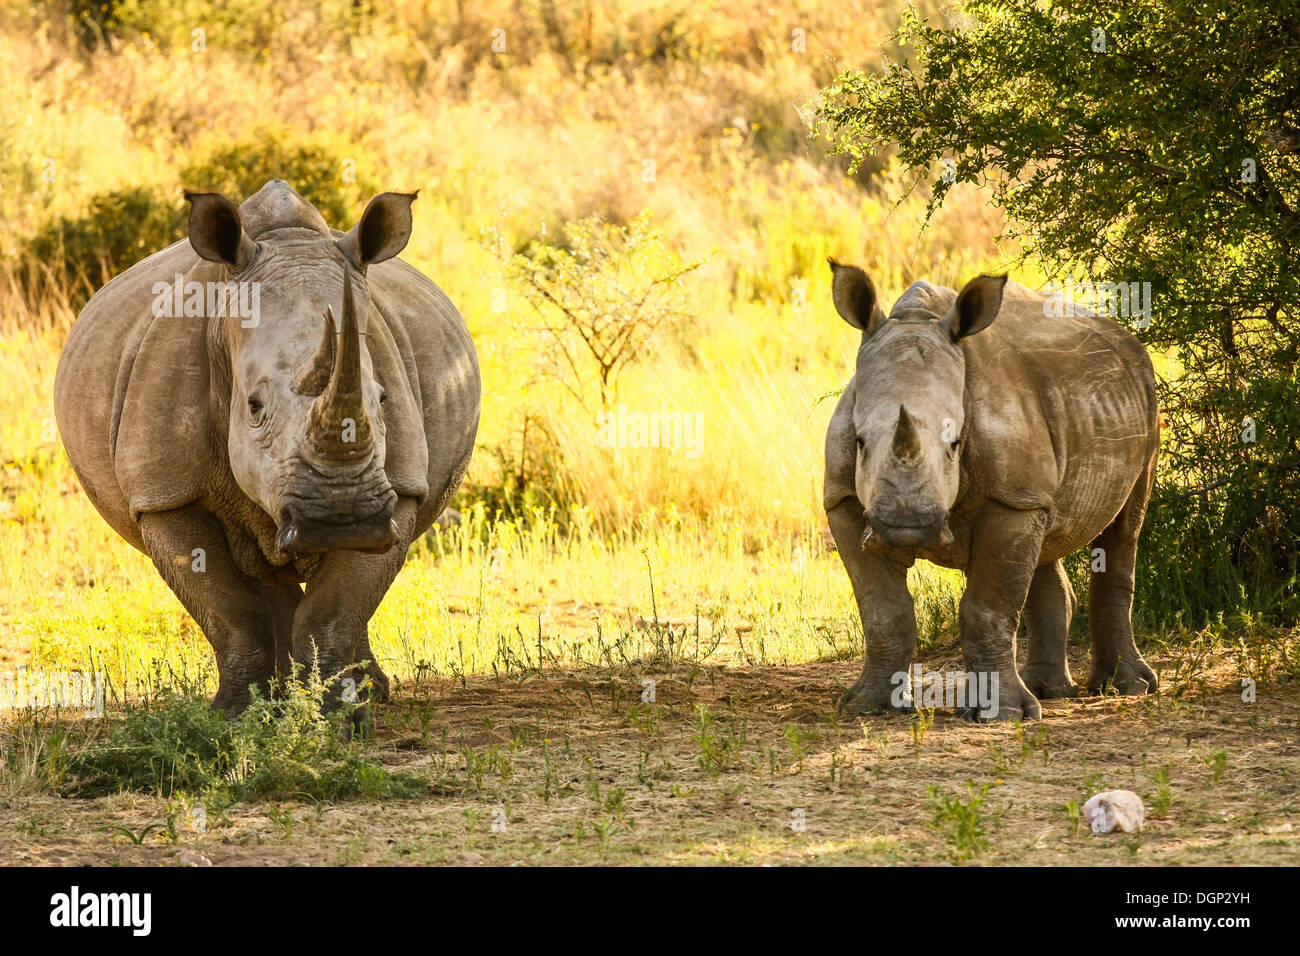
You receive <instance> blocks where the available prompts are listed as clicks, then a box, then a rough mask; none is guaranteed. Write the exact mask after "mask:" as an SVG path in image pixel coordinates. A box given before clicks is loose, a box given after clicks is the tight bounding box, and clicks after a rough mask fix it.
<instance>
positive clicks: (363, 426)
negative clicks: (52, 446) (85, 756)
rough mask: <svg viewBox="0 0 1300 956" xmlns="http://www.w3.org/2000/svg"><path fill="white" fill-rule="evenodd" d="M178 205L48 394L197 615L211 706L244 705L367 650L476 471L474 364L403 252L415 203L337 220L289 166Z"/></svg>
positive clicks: (85, 463)
mask: <svg viewBox="0 0 1300 956" xmlns="http://www.w3.org/2000/svg"><path fill="white" fill-rule="evenodd" d="M186 198H187V199H188V200H189V201H190V215H189V239H188V241H185V240H182V241H181V242H178V243H176V244H175V245H172V246H170V247H168V248H167V249H164V250H163V251H161V252H159V253H156V254H155V255H152V256H150V257H149V258H147V259H145V260H144V261H142V262H140V263H137V264H136V265H135V266H133V267H132V268H130V269H128V270H127V271H126V272H124V273H122V274H121V275H120V276H117V277H116V278H115V279H113V280H112V281H111V282H109V283H108V284H107V285H106V286H104V288H102V289H100V290H99V292H98V293H97V294H96V295H95V296H94V298H92V299H91V300H90V302H89V304H88V305H87V306H86V308H85V309H84V310H83V311H82V313H81V315H80V317H79V318H78V319H77V322H76V325H75V326H74V327H73V329H72V332H71V334H70V335H69V337H68V342H67V344H66V346H65V347H64V350H63V355H62V357H61V358H60V361H59V368H58V374H57V377H56V379H55V385H54V401H55V411H56V413H57V417H58V424H59V430H60V432H61V433H62V437H63V442H64V445H65V447H66V449H67V453H68V458H69V459H70V460H71V462H72V466H73V469H74V470H75V471H76V474H77V477H78V478H79V479H80V480H81V484H82V486H83V487H84V488H85V490H86V494H87V495H89V497H90V499H91V501H92V502H93V503H94V505H95V507H96V508H97V509H98V510H99V512H100V514H102V515H103V516H104V518H105V520H107V521H108V523H109V524H110V525H112V526H113V528H114V529H115V530H116V531H117V533H118V534H120V535H121V536H122V537H123V538H125V539H126V540H127V541H129V542H130V543H131V544H133V545H135V547H137V548H139V549H141V550H142V551H144V552H145V553H147V554H148V555H149V556H150V557H151V558H152V559H153V561H154V564H155V565H156V566H157V568H158V570H159V572H160V573H161V574H162V576H163V578H164V579H165V580H166V581H167V584H168V585H169V586H170V587H171V589H172V590H173V591H174V592H175V593H176V595H177V597H179V598H180V600H181V603H182V604H184V605H185V607H186V609H187V610H188V611H189V612H190V613H191V614H192V615H193V616H194V618H195V620H196V621H198V623H199V625H200V626H201V627H202V628H203V632H204V634H205V635H207V638H208V641H209V642H210V643H211V645H212V648H213V650H214V651H215V653H216V659H217V670H218V675H219V685H218V690H217V695H216V698H215V700H214V701H213V706H214V707H217V708H221V709H224V710H226V711H228V712H232V713H237V712H239V711H240V710H242V709H243V708H244V707H245V706H246V705H247V703H248V700H249V688H250V687H251V686H253V685H263V686H264V685H266V683H267V682H268V681H269V679H270V678H271V677H273V676H274V675H275V674H276V673H277V672H279V673H284V672H286V671H287V670H288V668H289V666H290V661H291V660H293V661H297V662H302V663H306V664H314V665H319V667H320V668H321V671H322V673H323V674H324V675H325V676H326V677H327V678H328V677H330V676H332V675H334V674H337V673H339V672H340V671H343V670H345V669H347V668H348V667H349V665H352V664H353V663H354V662H359V661H361V660H369V661H372V662H373V661H374V655H373V654H372V653H371V650H370V644H369V640H368V637H367V633H366V627H367V622H368V621H369V619H370V616H371V615H372V614H373V613H374V611H375V608H376V607H377V606H378V604H379V601H380V599H381V598H382V597H383V596H384V593H385V591H387V589H388V586H389V585H390V584H391V583H392V581H393V578H394V577H395V576H396V574H397V572H398V570H399V569H400V568H401V566H402V562H403V559H404V558H405V555H406V549H407V546H408V545H409V544H410V542H411V540H412V539H413V538H414V537H416V536H417V535H419V534H420V533H421V532H423V531H424V530H425V529H426V528H428V527H429V525H430V524H431V523H432V522H433V520H434V519H435V518H436V517H437V516H438V514H439V513H440V512H441V511H442V510H443V508H444V506H445V505H446V503H447V500H448V498H449V497H450V496H451V494H452V493H453V492H454V491H455V489H456V486H457V485H458V484H459V482H460V480H461V478H462V477H463V475H464V473H465V469H466V466H467V465H468V462H469V458H470V453H471V451H472V449H473V445H474V438H475V434H476V432H477V430H478V420H479V403H480V386H479V371H478V362H477V358H476V356H475V353H474V347H473V343H472V342H471V341H470V337H469V333H468V330H467V329H466V327H465V323H464V321H463V320H462V318H461V317H460V314H459V313H458V312H457V311H456V309H455V307H454V306H453V305H452V304H451V302H450V300H448V298H447V296H446V295H445V294H443V292H442V290H440V289H439V288H438V287H437V286H435V285H434V284H433V283H432V282H430V281H429V280H428V279H427V278H425V277H424V276H423V275H422V274H421V273H420V272H418V271H417V270H416V269H414V268H412V267H411V266H409V265H407V264H406V263H404V262H401V261H400V260H398V259H396V258H394V257H395V256H396V255H397V254H398V253H399V252H401V251H402V249H403V248H404V247H405V245H406V242H407V240H408V239H409V237H410V234H411V202H412V201H413V200H414V199H415V196H414V194H411V195H404V194H400V193H384V194H382V195H379V196H376V197H375V198H374V199H372V200H371V201H370V203H369V205H367V206H366V210H365V212H364V213H363V214H362V216H361V219H360V221H359V222H358V223H357V224H356V226H355V227H354V228H353V229H352V231H351V232H349V233H347V234H346V235H344V234H343V233H340V232H337V231H334V230H331V229H330V228H329V227H328V226H327V225H326V224H325V220H324V219H323V218H322V217H321V214H320V213H319V212H318V211H317V210H316V209H315V208H314V207H313V206H312V205H311V204H310V203H308V202H307V201H306V200H304V199H303V198H302V197H301V196H299V195H298V193H296V192H295V191H294V190H293V188H292V187H290V186H289V184H288V183H285V182H283V181H281V180H274V181H272V182H269V183H267V184H266V185H265V186H263V187H262V189H261V190H260V191H258V193H257V194H256V195H254V196H253V197H252V198H250V199H249V200H248V201H247V202H245V203H244V204H243V205H242V206H241V207H239V208H236V207H235V204H234V203H232V202H231V201H230V200H229V199H227V198H226V197H225V196H222V195H219V194H216V193H187V194H186ZM250 306H251V308H250ZM232 313H234V314H232ZM335 316H338V317H339V318H338V319H336V318H335ZM303 583H305V584H306V592H305V593H304V590H303V587H302V586H301V585H302V584H303ZM370 674H371V676H373V677H374V678H375V681H376V683H377V685H378V687H377V691H378V693H380V694H381V695H382V694H384V693H386V692H387V678H386V677H385V676H384V674H383V672H382V671H381V670H379V669H378V667H376V666H373V665H372V667H371V669H370ZM335 693H336V695H337V690H336V691H335Z"/></svg>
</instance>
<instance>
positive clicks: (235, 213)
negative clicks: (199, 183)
mask: <svg viewBox="0 0 1300 956" xmlns="http://www.w3.org/2000/svg"><path fill="white" fill-rule="evenodd" d="M185 198H186V199H187V200H188V201H189V204H190V225H189V232H190V245H191V246H193V247H194V251H195V252H197V253H198V254H199V255H200V256H201V257H202V258H204V259H207V260H208V261H209V262H224V263H225V264H226V265H228V266H233V267H234V268H235V269H242V268H243V267H244V266H245V265H246V264H247V263H248V260H249V259H251V258H252V257H253V253H254V252H255V251H256V249H257V243H255V242H253V240H252V239H250V238H249V237H248V234H247V233H245V232H244V226H243V224H242V223H241V222H240V221H239V209H238V207H236V206H235V204H234V203H233V202H231V201H230V200H229V199H227V198H226V197H225V196H223V195H221V193H192V192H190V191H189V190H186V192H185Z"/></svg>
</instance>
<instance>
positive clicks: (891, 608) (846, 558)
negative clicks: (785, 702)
mask: <svg viewBox="0 0 1300 956" xmlns="http://www.w3.org/2000/svg"><path fill="white" fill-rule="evenodd" d="M826 517H827V519H828V520H829V522H830V526H831V535H832V536H833V537H834V538H835V547H836V549H837V550H838V551H839V555H840V560H841V561H843V562H844V569H845V570H846V571H848V573H849V581H850V583H852V585H853V596H854V598H855V599H856V600H857V604H858V615H859V617H860V619H861V621H862V631H863V634H864V635H865V638H866V645H867V654H866V663H865V664H864V665H863V667H862V676H861V677H859V678H858V679H857V681H856V682H855V683H854V685H853V686H852V687H850V688H849V689H848V690H847V691H845V692H844V695H843V696H842V697H841V698H840V701H839V710H840V712H841V713H845V714H880V713H885V712H889V711H903V710H909V709H911V706H912V701H911V697H910V696H909V695H907V693H906V691H907V686H906V678H904V679H903V681H902V682H900V681H899V680H898V679H897V677H898V675H899V674H904V675H905V674H906V673H907V668H908V666H909V665H910V664H911V663H912V654H913V652H914V651H915V650H916V612H915V609H914V607H913V604H912V596H911V595H910V594H909V593H908V591H907V568H905V567H903V566H902V565H901V564H898V563H897V562H895V561H891V560H889V559H888V558H886V557H884V556H883V555H879V554H875V553H873V552H870V551H866V550H864V549H863V547H862V535H863V533H864V532H865V531H866V527H867V525H866V520H865V519H864V517H863V514H862V505H860V504H858V502H857V500H856V499H853V498H848V499H845V500H844V501H842V502H840V503H839V504H838V505H836V506H835V507H834V508H831V509H830V510H829V511H827V512H826ZM900 684H901V686H900Z"/></svg>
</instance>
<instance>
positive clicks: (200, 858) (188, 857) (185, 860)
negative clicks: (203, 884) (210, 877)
mask: <svg viewBox="0 0 1300 956" xmlns="http://www.w3.org/2000/svg"><path fill="white" fill-rule="evenodd" d="M177 859H179V860H180V864H181V866H211V865H212V861H211V860H209V859H208V858H207V857H206V856H204V855H203V854H202V853H196V852H194V851H193V850H181V852H180V856H179V857H178V858H177Z"/></svg>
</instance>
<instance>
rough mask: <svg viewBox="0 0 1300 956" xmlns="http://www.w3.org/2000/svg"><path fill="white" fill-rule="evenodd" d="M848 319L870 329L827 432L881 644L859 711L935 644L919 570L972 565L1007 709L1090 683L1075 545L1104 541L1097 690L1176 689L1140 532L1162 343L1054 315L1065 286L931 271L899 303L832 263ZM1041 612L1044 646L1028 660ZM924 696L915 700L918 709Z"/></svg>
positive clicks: (1155, 435) (848, 554)
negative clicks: (920, 615)
mask: <svg viewBox="0 0 1300 956" xmlns="http://www.w3.org/2000/svg"><path fill="white" fill-rule="evenodd" d="M831 268H832V270H833V272H834V281H833V295H834V300H835V306H836V309H837V311H838V312H839V313H840V315H841V316H842V317H843V318H844V319H845V321H847V322H848V323H849V324H850V325H852V326H853V327H854V328H856V329H858V330H860V331H861V332H862V341H861V345H860V347H859V349H858V356H857V364H856V369H855V373H854V376H853V379H852V380H851V381H850V382H849V385H848V388H847V389H846V391H845V392H844V394H843V396H842V397H841V398H840V401H839V404H838V406H837V407H836V409H835V413H834V415H833V416H832V418H831V423H830V428H829V429H828V431H827V435H826V483H825V502H824V503H825V507H826V513H827V516H828V518H829V521H830V527H831V533H832V535H833V536H834V538H835V543H836V547H837V548H838V550H839V554H840V557H841V559H842V560H843V562H844V566H845V568H846V569H847V571H848V573H849V578H850V580H851V582H852V584H853V593H854V597H855V598H856V599H857V604H858V610H859V613H860V614H861V616H862V628H863V632H864V633H865V635H866V645H867V655H866V665H865V666H864V667H863V670H862V676H861V677H860V678H858V681H857V683H855V684H854V685H853V687H852V688H850V689H849V690H848V691H847V692H846V693H845V695H844V697H843V698H842V700H841V701H840V707H841V709H842V710H844V711H846V712H848V713H853V714H861V713H879V712H882V711H886V710H894V709H899V708H896V707H895V706H894V705H893V702H891V694H892V693H893V691H894V688H895V686H896V685H895V683H894V682H893V677H894V675H895V674H897V673H899V672H903V671H906V670H907V669H908V667H909V665H910V663H911V660H912V654H913V652H914V650H915V648H916V618H915V615H914V611H913V603H912V598H911V596H910V595H909V593H908V591H907V583H906V574H907V568H909V567H910V566H911V565H912V563H913V562H914V561H915V560H916V559H917V558H924V559H926V560H928V561H932V562H934V563H935V564H939V565H942V566H944V567H950V568H960V569H962V570H963V571H965V573H966V590H965V593H964V594H963V596H962V600H961V606H960V611H959V617H960V622H959V627H960V634H961V646H962V653H963V656H964V658H965V663H966V669H967V670H968V671H976V672H988V673H991V672H994V671H996V672H997V674H998V681H999V689H1000V694H999V701H998V708H997V714H996V719H1000V720H1015V719H1019V718H1021V717H1031V718H1033V717H1038V716H1039V715H1040V713H1041V708H1040V706H1039V703H1038V698H1039V697H1043V698H1049V697H1071V696H1075V695H1076V694H1078V693H1079V692H1080V688H1079V687H1077V686H1076V685H1075V683H1074V680H1073V679H1072V678H1071V676H1070V671H1069V667H1068V666H1067V663H1066V633H1067V631H1068V629H1069V624H1070V618H1071V616H1072V615H1073V613H1074V609H1075V606H1076V600H1075V596H1074V593H1073V591H1072V590H1071V588H1070V585H1069V582H1068V581H1067V580H1066V576H1065V573H1064V571H1063V569H1062V566H1061V559H1062V558H1063V557H1065V556H1066V555H1068V554H1070V553H1072V552H1074V551H1076V550H1078V549H1080V548H1083V547H1090V548H1101V549H1102V550H1103V551H1104V554H1105V562H1106V564H1105V571H1104V572H1102V571H1094V572H1093V573H1092V576H1091V580H1090V581H1089V587H1088V596H1089V602H1090V604H1089V610H1090V615H1089V621H1090V626H1091V632H1092V655H1093V660H1092V672H1091V674H1090V676H1089V677H1088V679H1087V682H1086V686H1087V689H1088V690H1089V691H1090V692H1093V693H1097V692H1099V691H1100V690H1101V689H1102V688H1103V687H1106V686H1112V687H1114V688H1115V689H1117V690H1118V691H1119V692H1120V693H1123V694H1142V693H1149V692H1154V691H1155V690H1156V677H1155V674H1154V673H1153V672H1152V670H1151V668H1150V667H1148V666H1147V664H1146V662H1145V661H1144V660H1143V659H1142V656H1141V655H1140V654H1139V653H1138V650H1137V647H1136V645H1135V644H1134V641H1133V625H1132V617H1131V612H1132V606H1133V573H1134V562H1135V558H1136V552H1137V538H1138V532H1139V530H1140V529H1141V527H1142V517H1143V514H1144V513H1145V511H1146V505H1147V499H1148V498H1149V496H1150V494H1151V486H1152V483H1153V481H1154V478H1155V469H1156V458H1157V454H1158V451H1159V414H1158V411H1157V408H1156V398H1155V375H1154V372H1153V370H1152V367H1151V361H1150V359H1149V358H1148V356H1147V354H1146V350H1145V349H1144V348H1143V347H1142V345H1141V343H1139V342H1138V341H1137V339H1135V338H1134V337H1133V336H1132V335H1130V334H1129V333H1128V332H1127V331H1125V330H1124V329H1122V328H1120V326H1119V325H1117V324H1116V323H1115V322H1113V321H1111V320H1109V319H1106V318H1100V317H1097V316H1093V315H1078V316H1074V317H1062V318H1054V317H1048V316H1047V315H1045V314H1044V308H1043V303H1044V300H1045V296H1043V295H1042V294H1041V293H1037V292H1033V291H1031V290H1029V289H1026V288H1024V287H1023V286H1020V285H1017V284H1016V283H1014V282H1007V281H1006V279H1005V277H993V276H981V277H979V278H977V279H974V280H972V281H971V282H970V283H968V284H967V286H966V287H965V288H964V289H963V290H962V291H961V293H960V295H959V294H958V293H957V292H955V291H954V290H952V289H947V288H940V287H935V286H932V285H930V284H929V283H927V282H924V281H922V282H917V283H914V284H913V285H912V286H911V287H910V288H909V289H908V290H907V291H906V292H905V293H904V294H903V296H902V297H901V298H900V299H899V300H898V302H896V303H895V304H894V307H893V310H892V311H891V313H890V315H889V317H888V318H886V317H885V314H884V311H883V310H882V309H881V307H880V305H879V304H878V302H877V297H876V293H875V289H874V288H873V286H872V284H871V281H870V280H869V279H868V278H867V276H866V274H865V273H863V272H862V270H860V269H857V268H855V267H852V266H842V265H840V264H839V263H835V262H832V263H831ZM1022 610H1023V612H1024V616H1025V623H1026V630H1027V632H1028V637H1029V660H1028V662H1027V663H1026V665H1025V667H1024V669H1023V670H1022V671H1021V672H1020V673H1019V674H1017V671H1016V641H1015V636H1016V628H1017V624H1018V622H1019V619H1020V615H1021V612H1022ZM908 701H910V697H907V698H905V700H904V706H906V704H907V702H908Z"/></svg>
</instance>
